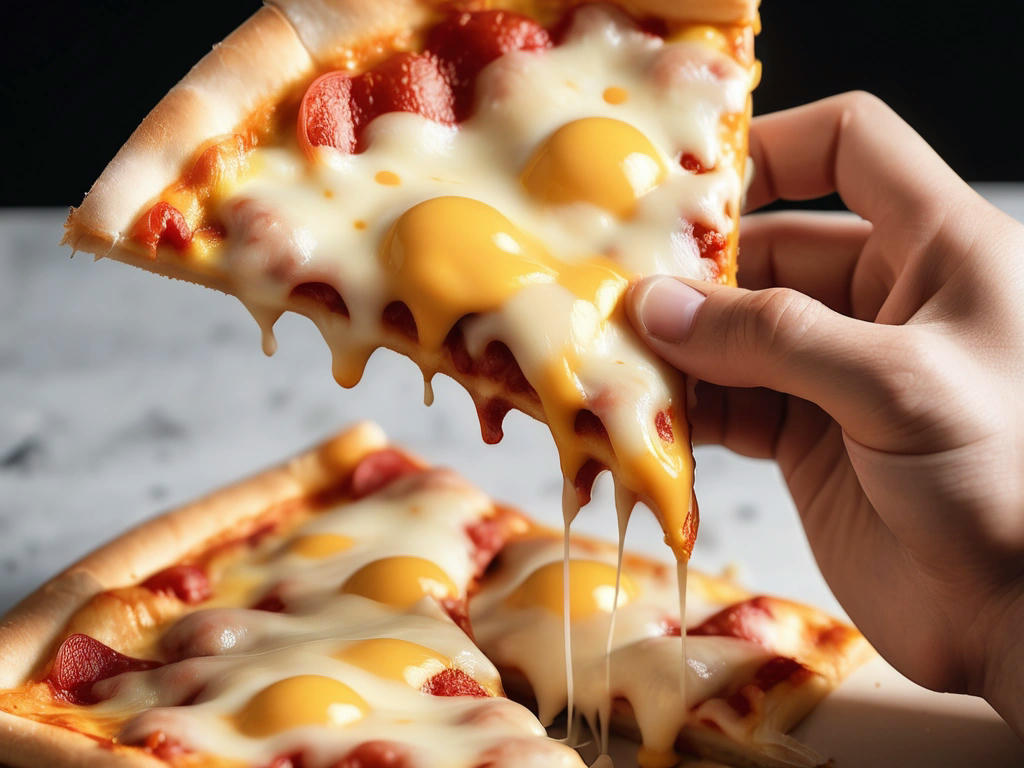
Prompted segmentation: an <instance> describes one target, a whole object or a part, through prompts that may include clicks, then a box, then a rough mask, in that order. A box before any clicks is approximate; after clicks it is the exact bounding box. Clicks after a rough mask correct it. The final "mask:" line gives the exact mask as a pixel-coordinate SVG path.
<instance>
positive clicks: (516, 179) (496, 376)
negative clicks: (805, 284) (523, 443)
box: [65, 0, 759, 561]
mask: <svg viewBox="0 0 1024 768" xmlns="http://www.w3.org/2000/svg"><path fill="white" fill-rule="evenodd" d="M756 6H757V2H756V0H621V2H615V3H581V2H576V1H575V0H547V1H546V2H539V1H531V0H487V1H486V2H485V1H484V0H452V1H451V2H441V1H440V0H372V1H371V0H270V2H268V4H267V5H266V6H265V7H264V8H262V9H261V10H259V11H258V12H257V13H256V14H255V15H254V16H253V17H252V18H250V19H249V20H248V21H246V22H245V23H244V24H243V25H242V26H241V27H240V28H239V29H238V30H237V31H235V32H234V33H233V34H231V35H230V36H229V37H228V38H227V39H226V40H224V41H223V42H222V43H221V44H220V45H218V46H216V47H215V48H214V50H213V51H212V52H211V53H210V54H209V55H208V56H206V57H205V58H204V59H203V60H202V61H200V62H199V63H198V64H197V65H196V66H195V68H193V69H192V71H191V72H189V74H188V75H187V76H186V77H185V78H184V79H183V80H182V81H181V82H180V83H179V84H178V85H177V86H175V87H174V88H173V89H172V90H171V91H170V92H169V93H168V94H167V95H166V96H165V97H164V99H163V100H162V101H161V102H160V103H159V104H158V105H157V106H156V108H155V109H154V110H153V111H152V112H151V113H150V115H149V116H148V117H146V119H145V120H144V121H143V122H142V124H141V125H140V126H139V128H138V129H137V130H136V131H135V133H134V134H133V135H132V137H131V138H130V139H129V141H128V143H127V144H125V146H124V147H123V148H122V149H121V151H120V152H119V153H118V154H117V156H116V157H115V158H114V159H113V161H112V162H111V163H110V165H109V166H108V167H107V168H106V170H105V171H104V172H103V174H102V175H101V176H100V178H99V180H98V181H97V182H96V183H95V185H94V186H93V188H92V190H91V191H90V192H89V194H88V196H87V197H86V198H85V200H84V202H83V203H82V205H81V206H80V207H79V208H77V209H75V210H73V211H72V212H71V215H70V216H69V218H68V221H67V225H66V238H65V239H66V242H67V243H69V244H70V245H71V246H72V247H73V248H75V249H76V250H80V251H86V252H89V253H93V254H96V255H97V256H105V257H110V258H113V259H117V260H120V261H123V262H127V263H129V264H134V265H136V266H139V267H142V268H144V269H147V270H150V271H152V272H157V273H160V274H164V275H168V276H170V277H176V278H181V279H185V280H190V281H193V282H197V283H201V284H203V285H207V286H210V287H212V288H216V289H219V290H222V291H225V292H227V293H230V294H233V295H235V296H237V297H238V298H239V299H241V301H242V302H243V303H244V304H245V306H246V307H248V308H249V310H250V311H251V312H252V314H253V315H254V316H255V317H256V319H257V320H258V321H259V323H260V324H261V326H262V327H263V329H264V332H265V337H264V345H265V348H266V350H267V351H268V352H271V351H272V350H273V347H274V341H273V336H272V327H273V324H274V322H275V320H276V319H277V318H278V317H279V316H280V315H281V314H282V313H283V312H285V311H292V312H297V313H301V314H303V315H306V316H308V317H309V318H310V319H311V320H312V321H313V322H314V323H315V324H316V325H317V327H318V328H319V330H320V331H321V333H322V334H323V336H324V338H325V339H326V341H327V343H328V344H329V346H330V349H331V351H332V355H333V373H334V376H335V378H336V379H337V380H338V381H339V382H340V383H341V384H342V385H344V386H354V385H355V384H356V383H357V382H358V381H359V379H360V377H361V376H362V371H363V367H364V365H365V363H366V360H367V358H368V357H369V355H370V354H371V353H372V352H373V350H375V349H377V348H379V347H389V348H391V349H394V350H396V351H398V352H400V353H402V354H404V355H406V356H408V357H409V358H410V359H411V360H413V361H414V362H415V363H416V364H417V365H418V366H419V367H420V368H421V369H422V371H423V374H424V379H425V382H426V388H427V395H426V396H427V399H429V397H430V395H429V382H430V379H431V377H433V376H434V375H435V374H436V373H438V372H442V373H445V374H448V375H450V376H452V377H453V378H455V379H456V380H457V381H459V382H461V383H462V384H463V385H464V386H465V387H466V389H467V390H468V391H469V392H470V394H471V395H472V397H473V399H474V401H475V402H476V406H477V410H478V412H479V415H480V421H481V427H482V432H483V437H484V439H485V440H486V441H487V442H497V441H498V440H499V439H500V438H501V434H502V431H501V424H502V419H503V417H504V415H505V414H506V413H507V412H508V410H510V409H512V408H515V409H518V410H521V411H523V412H525V413H527V414H529V415H531V416H534V417H536V418H538V419H540V420H542V421H544V422H545V423H546V424H547V425H548V426H549V427H550V430H551V433H552V435H553V436H554V440H555V443H556V445H557V447H558V452H559V456H560V462H561V471H562V474H563V476H564V478H565V482H566V494H565V497H566V502H565V504H566V510H567V512H566V515H567V517H571V516H572V514H574V512H575V510H576V509H578V505H579V504H582V503H585V502H586V500H587V499H588V497H589V494H590V487H591V484H592V482H593V479H594V477H595V475H597V474H598V472H600V471H602V470H603V469H606V468H607V469H610V470H611V472H612V475H613V477H614V480H615V483H616V486H617V494H616V495H617V499H618V501H619V504H620V506H621V507H623V508H627V509H628V508H631V507H632V506H633V505H634V504H635V503H636V502H637V501H642V502H645V503H646V504H647V505H648V506H649V507H650V508H651V509H652V510H654V512H655V514H656V515H657V516H658V518H659V520H660V522H661V523H662V527H663V528H664V531H665V536H666V540H667V541H668V543H669V545H670V546H671V547H672V549H673V551H674V552H675V554H676V556H677V558H679V559H681V560H684V561H685V560H686V559H687V558H688V557H689V554H690V551H691V549H692V546H693V540H694V536H695V535H696V530H697V510H696V506H695V504H694V503H693V500H692V455H691V448H690V441H689V436H688V428H687V423H686V417H685V391H684V382H683V380H682V377H681V376H680V374H678V373H677V372H675V371H673V370H670V369H669V368H668V367H667V366H665V365H664V364H663V363H661V362H660V361H659V360H658V359H657V358H656V357H655V356H654V355H653V354H652V353H651V352H650V351H649V350H647V348H646V347H645V346H644V345H643V344H642V343H641V342H640V341H639V339H638V338H637V337H636V336H635V334H634V332H633V331H632V329H631V328H630V326H629V323H628V321H627V320H626V318H625V315H624V312H623V309H622V301H621V300H622V297H623V294H624V292H625V290H626V288H627V287H628V285H629V283H630V281H631V280H632V279H634V278H635V277H637V276H641V275H645V274H651V273H664V274H673V275H680V276H686V277H693V278H703V279H707V280H716V281H723V282H730V281H733V280H734V277H735V270H736V260H735V257H736V245H737V238H738V220H739V214H740V208H741V197H742V192H743V188H744V179H745V174H746V163H747V157H746V153H747V147H746V135H747V126H748V123H749V117H750V92H751V89H752V88H753V87H754V85H755V84H756V81H757V79H758V74H759V69H758V63H757V62H756V61H755V59H754V57H753V37H754V34H755V32H756V29H757V24H758V17H757V8H756Z"/></svg>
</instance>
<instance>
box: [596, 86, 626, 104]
mask: <svg viewBox="0 0 1024 768" xmlns="http://www.w3.org/2000/svg"><path fill="white" fill-rule="evenodd" d="M601 98H602V99H604V100H605V101H606V102H608V103H609V104H615V105H618V104H625V103H626V101H627V100H628V99H629V91H627V90H626V89H625V88H620V87H619V86H617V85H610V86H608V87H607V88H605V89H604V91H603V92H602V93H601Z"/></svg>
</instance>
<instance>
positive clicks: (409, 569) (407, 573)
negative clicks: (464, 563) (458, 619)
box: [341, 557, 459, 609]
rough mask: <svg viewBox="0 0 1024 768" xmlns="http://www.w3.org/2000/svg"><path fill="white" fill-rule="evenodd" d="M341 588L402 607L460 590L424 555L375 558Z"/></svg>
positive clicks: (450, 595)
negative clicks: (425, 598) (428, 597)
mask: <svg viewBox="0 0 1024 768" xmlns="http://www.w3.org/2000/svg"><path fill="white" fill-rule="evenodd" d="M341 591H342V592H343V593H345V594H350V595H362V596H363V597H366V598H369V599H370V600H376V601H377V602H379V603H385V604H386V605H391V606H394V607H395V608H403V609H404V608H408V607H410V606H411V605H412V604H413V603H416V602H418V601H419V600H421V599H422V598H424V597H426V596H428V595H429V596H430V597H434V598H437V599H438V600H442V599H444V598H446V597H454V596H456V595H458V593H459V589H458V588H457V587H456V586H455V583H454V582H453V581H452V580H451V577H449V576H448V574H447V573H445V572H444V571H443V570H442V569H441V567H440V566H438V565H437V564H436V563H434V562H432V561H430V560H427V559H425V558H422V557H387V558H383V559H381V560H374V561H373V562H371V563H368V564H366V565H364V566H363V567H362V568H360V569H359V570H358V571H356V572H355V573H353V574H352V575H351V576H349V577H348V579H347V580H346V581H345V583H344V585H343V586H342V588H341Z"/></svg>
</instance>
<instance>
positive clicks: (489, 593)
mask: <svg viewBox="0 0 1024 768" xmlns="http://www.w3.org/2000/svg"><path fill="white" fill-rule="evenodd" d="M559 546H560V543H559V540H558V537H557V536H556V535H555V534H553V533H552V532H550V531H548V530H546V529H544V528H542V527H540V526H538V525H536V524H535V523H533V522H532V521H530V520H529V519H528V518H526V517H525V516H524V515H522V514H521V513H519V512H517V511H515V510H512V509H509V508H506V507H502V506H501V505H499V504H496V503H494V502H493V501H492V500H491V499H489V498H488V497H487V496H486V495H485V494H483V493H482V492H480V491H479V490H477V489H475V488H473V487H472V486H470V485H468V484H467V483H466V482H465V481H464V480H462V479H461V478H459V477H458V476H457V475H455V474H454V473H453V472H451V471H448V470H443V469H437V468H433V467H430V466H428V465H426V464H424V463H423V462H422V461H420V460H418V459H416V458H413V457H410V456H409V455H408V454H406V453H404V452H403V451H401V450H400V449H397V448H395V447H394V446H391V445H389V444H388V443H387V441H386V439H385V438H384V436H383V434H382V433H381V432H380V430H379V429H377V428H375V427H373V426H372V425H360V426H357V427H354V428H352V429H350V430H349V431H347V432H345V433H343V434H341V435H339V436H337V437H335V438H334V439H332V440H330V441H328V442H327V443H325V444H324V445H322V446H320V447H318V448H316V449H314V450H312V451H310V452H309V453H307V454H305V455H303V456H300V457H298V458H296V459H293V460H292V461H290V462H288V463H286V464H284V465H282V466H280V467H278V468H276V469H271V470H269V471H265V472H263V473H261V474H259V475H256V476H255V477H253V478H251V479H249V480H246V481H243V482H242V483H239V484H237V485H235V486H233V487H229V488H227V489H225V490H222V491H219V492H215V493H214V494H212V495H211V496H209V497H207V498H205V499H202V500H200V501H198V502H195V503H193V504H191V505H188V506H186V507H183V508H181V509H178V510H174V511H172V512H169V513H167V514H166V515H164V516H162V517H159V518H156V519H154V520H152V521H150V522H148V523H145V524H143V525H142V526H140V527H139V528H137V529H135V530H133V531H130V532H129V533H127V534H125V535H124V536H122V537H121V538H119V539H117V540H115V541H114V542H112V543H110V544H108V545H107V546H105V547H103V548H101V549H100V550H98V551H97V552H95V553H93V554H92V555H90V556H88V557H87V558H85V559H84V560H83V561H81V562H80V563H78V564H76V565H74V566H72V567H71V568H69V569H68V570H66V571H65V572H63V573H62V574H60V575H58V576H56V577H55V578H54V579H52V580H51V581H50V582H49V583H47V584H46V585H44V586H43V587H42V588H40V589H39V590H38V591H37V592H36V593H35V594H33V595H31V596H30V597H28V598H27V599H26V600H25V601H24V602H22V603H21V604H20V605H19V606H17V607H16V608H15V609H14V610H13V611H12V612H11V613H10V614H9V615H8V616H6V617H5V618H4V619H3V620H2V622H0V763H5V764H8V765H11V766H13V767H14V768H22V767H24V768H29V767H33V768H34V766H37V765H47V766H53V768H70V766H72V765H73V766H104V768H106V767H107V766H124V767H125V768H142V767H143V766H146V767H152V768H158V767H159V766H164V767H165V768H166V766H174V768H191V767H192V766H209V767H210V768H213V767H215V766H216V767H217V768H220V767H222V766H223V767H227V766H256V767H257V768H434V767H435V766H437V767H440V766H445V767H447V768H463V767H465V768H482V766H489V767H491V768H501V767H505V766H507V767H508V768H513V767H514V768H520V767H522V766H526V767H529V766H537V767H538V768H539V767H540V766H545V767H552V766H554V767H558V766H562V767H563V768H582V765H583V763H582V761H581V759H580V757H579V755H578V754H577V753H576V752H575V751H574V750H572V749H570V748H569V747H568V746H566V745H565V744H564V743H561V742H558V741H554V740H552V739H550V738H548V737H547V736H546V734H545V731H544V728H543V726H542V725H541V722H540V721H539V720H538V718H537V717H536V716H534V715H533V714H532V713H531V712H530V711H529V710H528V709H527V708H526V707H524V706H522V705H521V704H517V703H515V702H514V701H512V700H509V699H507V698H505V697H504V695H503V690H508V691H509V692H510V693H512V694H513V697H514V698H515V697H518V698H521V699H522V700H528V699H529V698H530V697H531V696H533V697H535V699H536V703H537V705H538V706H539V708H540V710H539V711H540V717H541V718H542V719H544V720H550V719H551V718H552V717H553V716H554V715H555V714H557V713H558V711H559V710H560V709H563V708H564V707H565V706H566V692H565V690H564V689H562V690H559V689H558V679H559V678H561V679H562V680H564V679H565V678H564V675H563V674H562V669H563V668H562V666H561V665H562V662H561V661H560V658H561V654H560V644H561V640H562V635H561V627H562V623H561V619H560V617H558V616H556V614H557V613H558V606H561V605H562V600H563V594H562V584H561V580H560V578H559V576H560V573H561V567H562V563H561V561H560V559H559V557H560V555H559V551H560V550H559ZM615 553H616V551H615V548H614V547H610V546H608V545H604V544H600V543H598V542H595V541H593V540H590V539H585V538H576V539H574V541H573V543H572V554H573V560H572V561H571V565H570V569H571V571H572V591H571V600H570V606H571V610H570V613H571V625H572V633H573V636H574V639H575V640H576V643H575V652H574V661H575V662H576V664H577V678H576V679H577V689H578V693H577V701H578V706H579V709H580V710H581V711H583V713H584V714H585V715H586V717H587V718H588V719H589V720H591V721H593V722H595V723H597V718H598V716H599V715H598V713H603V714H602V715H601V716H602V717H603V718H604V722H605V723H608V722H611V723H612V725H613V727H614V728H616V729H617V730H619V731H620V732H623V733H627V734H630V735H633V736H635V737H636V738H637V739H638V740H640V741H641V743H642V745H643V746H642V748H641V751H640V764H641V765H642V766H645V768H653V766H658V765H666V766H667V765H673V764H675V763H676V762H677V761H678V760H679V759H680V757H679V755H678V754H676V751H679V752H696V753H699V754H703V755H708V756H712V757H714V758H718V759H726V760H729V761H742V762H738V763H734V764H742V765H754V766H779V765H787V766H812V765H817V764H818V763H819V762H821V760H820V759H818V758H817V756H815V755H813V753H811V752H810V751H809V750H807V749H804V748H801V747H800V746H799V745H798V744H797V743H796V742H795V741H793V740H791V739H788V738H786V737H785V736H784V731H785V730H786V729H788V728H789V727H790V726H792V725H793V724H794V723H795V722H796V721H797V720H799V718H800V717H802V715H803V714H805V713H806V711H807V710H808V709H809V708H810V707H811V706H813V704H814V702H815V701H816V700H817V699H818V698H820V697H821V696H822V695H824V694H825V692H827V691H828V690H829V689H830V688H832V687H834V686H835V685H836V684H838V682H839V681H840V680H841V679H842V678H843V677H844V676H845V674H846V673H847V672H848V671H849V670H850V669H851V668H852V666H853V665H854V664H855V663H856V662H857V661H858V660H859V658H861V657H862V656H863V654H864V652H865V650H866V648H867V646H866V644H865V643H864V641H863V639H862V638H861V637H860V636H859V635H858V634H857V633H856V632H855V630H853V629H852V628H851V627H848V626H846V625H844V624H842V623H840V622H837V621H834V620H832V619H829V618H827V617H825V616H822V615H821V614H819V613H818V612H817V611H815V610H813V609H811V608H807V607H804V606H797V605H794V604H791V603H787V602H785V601H780V600H774V599H771V598H766V597H759V598H750V596H749V595H748V594H747V593H746V592H744V591H743V590H741V589H739V588H738V587H736V586H734V585H732V584H730V583H728V582H725V581H721V580H718V579H712V578H710V577H705V576H701V575H699V574H696V573H694V574H692V577H691V580H690V587H691V594H690V598H691V600H690V606H689V609H688V610H689V611H690V613H689V616H688V620H687V622H686V626H687V634H688V635H689V636H690V637H689V641H690V645H691V660H690V661H689V662H688V664H687V676H689V677H690V678H691V679H690V682H689V683H688V685H687V693H686V697H687V698H686V701H685V703H684V702H683V701H682V699H681V697H680V693H679V688H678V685H677V683H678V682H679V679H680V677H681V674H680V670H681V669H682V667H683V662H682V658H681V656H680V655H679V644H678V640H679V637H678V635H679V634H680V633H681V630H680V623H679V621H678V613H673V610H674V608H673V606H674V591H673V589H672V587H673V579H672V574H673V568H672V567H670V566H665V565H661V564H658V563H655V562H652V561H650V560H647V559H644V558H638V557H634V556H627V557H626V559H625V561H624V563H625V568H624V570H623V573H622V580H621V583H620V585H619V587H618V589H617V591H616V587H615V582H616V574H615V565H614V563H615V560H616V558H615ZM615 606H617V611H616V622H617V625H616V626H617V628H616V631H615V632H614V635H613V639H614V642H613V643H612V646H611V653H610V655H607V657H605V656H604V651H603V649H604V647H605V646H604V642H605V637H606V636H607V627H608V623H609V620H610V618H611V616H612V609H613V607H615ZM474 637H475V638H476V639H475V640H474V639H473V638H474ZM499 672H500V676H499ZM552 686H553V687H552ZM609 713H610V714H609Z"/></svg>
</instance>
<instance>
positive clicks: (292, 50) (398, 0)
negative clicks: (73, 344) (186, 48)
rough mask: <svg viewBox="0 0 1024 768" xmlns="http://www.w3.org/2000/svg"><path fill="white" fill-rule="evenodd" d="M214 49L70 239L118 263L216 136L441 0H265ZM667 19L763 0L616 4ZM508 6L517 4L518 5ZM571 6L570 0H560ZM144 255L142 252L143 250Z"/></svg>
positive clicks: (88, 205) (743, 12)
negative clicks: (137, 230)
mask: <svg viewBox="0 0 1024 768" xmlns="http://www.w3.org/2000/svg"><path fill="white" fill-rule="evenodd" d="M266 2H267V4H266V5H265V6H264V7H263V8H261V9H259V10H258V11H257V12H256V13H255V14H253V15H252V16H251V17H250V18H249V19H248V20H247V21H245V22H244V23H243V24H242V25H241V26H240V27H238V29H236V30H235V31H234V32H232V33H231V34H230V35H228V36H227V37H226V38H225V39H224V41H223V42H221V43H219V44H217V45H216V46H214V48H213V50H212V51H210V53H208V54H207V55H206V56H204V57H203V58H202V59H201V60H200V61H199V62H198V63H197V64H196V65H195V66H194V67H193V68H192V69H191V70H190V71H189V72H188V74H186V75H185V77H184V78H182V80H181V81H180V82H179V83H178V84H177V85H175V86H174V87H173V88H171V90H170V91H168V93H167V94H166V95H165V96H164V97H163V98H162V99H161V100H160V102H159V103H158V104H157V105H156V107H154V108H153V110H152V111H151V112H150V113H149V114H148V115H147V116H146V117H145V119H144V120H143V121H142V123H140V124H139V126H138V128H136V129H135V131H134V132H133V133H132V135H131V136H130V137H129V139H128V141H127V142H125V144H124V146H122V147H121V149H120V150H119V151H118V153H117V154H116V155H115V156H114V159H113V160H111V161H110V163H109V164H108V165H107V167H106V168H105V169H104V170H103V172H102V174H100V176H99V178H98V179H97V180H96V182H95V183H94V184H93V186H92V188H91V189H90V190H89V193H88V194H87V195H86V196H85V199H84V200H83V201H82V204H81V206H79V207H78V208H72V209H71V211H70V213H69V215H68V218H67V221H66V223H65V232H64V240H63V242H64V243H65V244H68V245H70V246H71V247H72V248H74V249H75V250H80V251H85V252H88V253H93V254H95V255H97V256H111V257H112V258H117V259H121V258H122V257H121V255H120V254H121V253H122V252H123V251H124V250H125V248H124V246H125V242H124V241H125V240H126V236H127V232H128V230H129V228H130V227H131V226H132V224H133V223H134V222H135V220H136V219H137V218H138V216H139V215H140V213H141V212H142V211H143V210H144V209H145V207H146V206H147V205H148V204H151V203H153V202H154V201H155V200H157V199H158V198H159V196H160V194H161V193H162V192H163V191H164V190H165V189H166V188H167V187H168V186H170V185H171V184H173V183H174V182H175V181H177V180H178V179H179V178H180V176H181V174H182V172H183V171H184V169H185V167H186V164H187V162H188V161H189V160H190V159H191V158H193V157H194V156H195V154H196V153H197V152H198V151H199V149H200V148H202V147H203V146H204V145H205V144H207V143H208V142H209V141H210V140H211V139H214V138H217V137H220V136H225V135H229V134H232V133H233V132H235V131H236V130H237V128H238V126H239V125H242V124H243V123H244V121H245V120H246V118H248V117H249V116H251V115H252V114H254V113H255V112H256V111H257V110H258V109H259V108H260V107H261V106H265V105H266V104H267V103H269V102H272V101H273V100H274V99H275V98H276V97H278V96H279V95H280V94H282V93H284V92H286V91H287V90H288V88H289V87H291V86H293V85H294V84H296V83H297V82H299V81H300V80H302V79H304V78H309V77H310V75H311V74H312V73H313V72H314V71H315V70H316V69H317V67H318V66H320V65H323V64H324V63H325V62H331V61H337V60H338V58H339V56H341V55H342V54H341V52H342V51H344V50H347V49H352V48H358V47H359V46H361V45H366V44H373V43H374V42H375V41H381V40H386V39H388V38H390V37H394V36H397V35H401V34H403V33H405V32H407V31H409V30H410V29H414V28H415V27H416V26H417V25H418V24H420V23H422V21H423V20H424V19H425V18H426V17H427V16H428V14H429V13H430V11H431V10H432V9H434V8H435V7H437V6H439V5H443V4H444V2H443V0H266ZM616 2H617V4H618V5H620V6H622V7H624V8H626V9H628V10H632V11H636V12H640V13H648V14H653V15H655V16H659V17H661V18H665V19H670V20H692V21H695V22H701V21H703V22H709V23H729V22H736V23H744V24H753V25H755V26H756V23H757V7H758V2H759V0H616ZM506 4H507V5H512V6H514V5H515V4H516V3H515V2H508V3H506ZM564 4H566V5H568V4H570V2H569V0H566V2H565V3H564ZM139 250H140V253H141V249H139Z"/></svg>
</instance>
